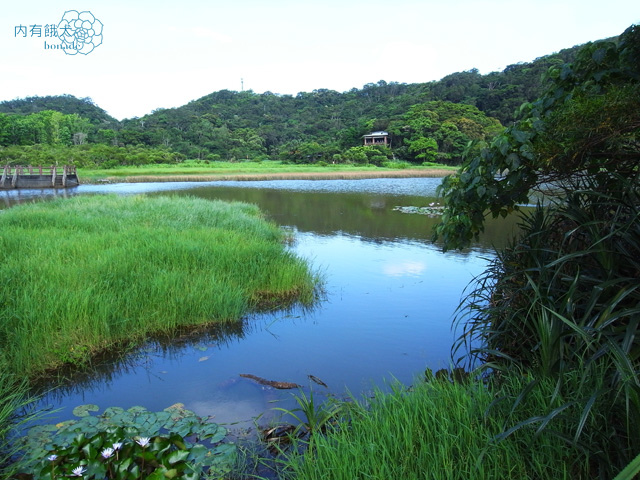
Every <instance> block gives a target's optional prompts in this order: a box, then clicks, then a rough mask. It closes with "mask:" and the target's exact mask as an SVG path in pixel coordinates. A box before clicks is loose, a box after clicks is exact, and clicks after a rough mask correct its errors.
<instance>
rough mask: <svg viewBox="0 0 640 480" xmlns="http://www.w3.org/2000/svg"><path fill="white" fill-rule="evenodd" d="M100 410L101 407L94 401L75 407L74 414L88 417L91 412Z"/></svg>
mask: <svg viewBox="0 0 640 480" xmlns="http://www.w3.org/2000/svg"><path fill="white" fill-rule="evenodd" d="M98 410H100V407H98V406H97V405H94V404H93V403H88V404H86V405H78V406H77V407H76V408H74V409H73V412H72V413H73V414H74V415H75V416H76V417H88V416H89V415H90V413H89V412H97V411H98Z"/></svg>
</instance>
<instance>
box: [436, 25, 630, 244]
mask: <svg viewBox="0 0 640 480" xmlns="http://www.w3.org/2000/svg"><path fill="white" fill-rule="evenodd" d="M547 76H548V78H549V80H550V85H549V87H548V88H547V90H546V91H545V93H544V94H543V95H542V96H540V98H539V99H537V100H536V101H534V102H531V103H526V104H524V105H523V106H522V107H521V109H520V113H521V118H520V120H518V121H517V122H516V123H515V124H514V125H512V126H510V127H508V128H507V129H506V130H505V131H504V132H503V133H502V134H500V135H498V136H497V137H496V138H495V139H494V140H493V141H492V142H491V144H490V146H489V147H488V148H485V149H483V150H482V151H481V152H480V153H478V154H475V155H470V156H468V157H467V158H466V159H465V161H464V163H463V165H462V166H461V168H460V169H459V171H458V173H457V174H456V175H453V176H450V177H447V178H446V179H445V180H444V181H443V184H442V186H441V194H442V195H443V197H444V199H445V205H446V206H445V210H444V214H443V217H442V221H441V223H440V224H439V225H438V226H437V228H436V237H440V238H441V239H442V240H443V241H444V244H445V248H463V247H465V246H467V245H469V243H470V241H471V240H472V239H473V238H474V237H476V236H477V235H478V234H479V233H480V232H482V230H483V228H484V222H485V218H486V217H487V215H489V214H492V215H493V216H494V217H497V216H500V215H501V216H506V215H507V214H509V213H511V212H512V211H514V210H516V209H518V207H519V205H521V204H526V203H528V201H529V194H530V192H531V191H532V190H535V189H541V188H543V187H548V186H549V185H553V186H555V187H559V188H560V189H563V188H564V189H565V191H571V190H572V189H574V187H575V186H576V182H579V181H581V180H584V179H588V180H589V182H590V188H592V189H596V190H598V189H610V188H613V187H612V181H613V180H612V175H614V174H615V175H621V176H627V177H628V176H629V175H636V174H637V173H638V165H639V161H640V137H639V134H640V27H638V26H631V27H630V28H628V29H627V30H626V31H625V32H624V33H623V34H622V35H621V36H620V37H619V39H618V40H617V41H601V42H595V43H589V44H587V45H585V46H584V47H583V48H582V49H581V50H580V51H579V53H578V55H577V58H576V59H575V62H573V63H570V64H563V65H558V66H554V67H552V68H550V70H549V72H548V73H547Z"/></svg>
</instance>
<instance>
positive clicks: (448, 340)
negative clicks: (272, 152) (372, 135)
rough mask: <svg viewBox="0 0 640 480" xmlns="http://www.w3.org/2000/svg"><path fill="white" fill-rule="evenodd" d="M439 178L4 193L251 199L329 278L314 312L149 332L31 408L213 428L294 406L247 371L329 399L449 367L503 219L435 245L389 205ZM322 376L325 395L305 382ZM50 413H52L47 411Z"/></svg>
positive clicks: (408, 201)
mask: <svg viewBox="0 0 640 480" xmlns="http://www.w3.org/2000/svg"><path fill="white" fill-rule="evenodd" d="M439 182H440V180H439V179H425V178H421V179H375V180H331V181H326V180H322V181H295V180H287V181H263V182H207V183H151V184H149V183H147V184H115V185H101V186H94V185H86V186H80V187H77V188H74V189H69V190H65V191H57V192H56V191H51V190H21V191H19V192H1V193H0V195H2V197H1V198H2V199H3V201H4V205H5V206H7V207H9V206H12V205H14V204H15V203H20V202H28V201H39V200H40V199H42V198H43V197H44V198H47V197H48V196H51V197H54V196H73V195H85V194H87V195H88V194H99V193H115V194H139V193H145V194H150V195H167V194H175V195H193V196H197V197H203V198H210V199H223V200H238V201H244V202H250V203H255V204H257V205H259V206H260V207H261V209H262V210H263V211H264V212H265V213H266V215H267V216H268V217H269V218H271V219H272V220H274V221H275V222H277V223H278V224H280V225H282V226H283V227H286V228H288V229H290V230H292V231H293V232H294V233H295V238H296V241H295V244H294V245H293V246H292V247H291V248H292V249H293V250H294V251H295V252H296V253H297V254H298V255H300V256H302V257H305V258H307V259H309V261H310V262H311V264H312V266H313V268H314V269H316V270H318V271H320V272H322V274H323V276H324V278H325V292H326V293H325V295H324V297H323V299H322V301H321V302H319V304H318V305H317V306H316V307H315V308H313V309H311V310H307V311H305V310H302V309H299V308H298V309H293V310H291V311H286V312H274V313H270V314H266V315H254V316H250V317H248V318H245V319H243V320H242V321H241V322H239V323H238V325H236V326H233V327H231V328H229V329H228V331H225V332H215V331H212V332H209V333H208V334H204V335H199V336H193V335H191V336H186V337H184V338H180V339H173V340H172V341H169V342H167V341H162V340H157V341H150V343H149V344H148V345H145V346H143V347H142V348H141V349H139V350H138V351H135V352H131V353H130V354H129V355H127V356H125V357H123V358H120V359H118V360H113V359H112V360H104V361H102V362H101V363H100V364H98V365H96V369H95V372H94V373H93V374H92V375H89V376H87V375H82V376H75V378H72V379H70V380H68V381H65V382H62V383H60V384H57V385H48V388H53V390H51V392H50V393H49V394H47V395H46V396H45V397H44V399H43V401H42V403H41V405H42V406H50V407H52V408H62V410H61V411H60V412H57V413H55V415H54V418H55V421H59V420H64V419H68V418H71V417H72V415H71V409H72V408H73V407H75V406H77V405H80V404H85V403H94V404H97V405H99V406H100V407H101V408H106V407H109V406H120V407H123V408H129V407H131V406H134V405H142V406H144V407H146V408H148V409H150V410H162V409H164V408H166V407H168V406H170V405H172V404H175V403H183V404H184V405H185V407H186V408H188V409H191V410H193V411H195V412H196V413H198V414H199V415H211V416H213V417H214V419H215V420H216V421H218V422H219V423H225V424H236V425H239V426H242V427H250V426H251V425H253V422H254V418H255V417H257V416H259V415H263V416H262V417H261V420H260V422H261V423H266V422H268V421H269V420H270V419H272V417H273V416H274V415H275V413H274V412H272V411H271V410H270V409H271V408H272V407H274V406H281V407H286V408H291V407H292V406H293V405H294V403H293V402H292V398H291V395H292V391H281V390H274V389H271V388H268V387H264V386H261V385H258V384H256V383H255V382H253V381H251V380H248V379H245V378H242V377H240V376H239V374H241V373H249V374H253V375H257V376H259V377H263V378H266V379H269V380H278V381H288V382H295V383H298V384H300V385H302V386H303V387H304V388H305V389H307V390H308V389H309V388H313V390H314V392H315V393H329V392H330V393H331V394H335V395H338V396H342V395H344V394H345V393H346V392H347V391H348V392H351V393H352V394H356V395H359V394H366V393H367V392H370V391H371V390H372V389H373V388H375V387H378V388H382V389H383V390H384V389H386V388H388V385H389V383H390V382H392V381H393V380H399V381H401V382H403V383H405V384H411V383H412V382H413V381H414V380H415V377H416V376H417V375H420V374H421V373H422V372H423V371H424V369H425V368H427V367H429V368H431V369H433V370H436V369H439V368H446V367H448V366H449V363H450V360H449V359H450V349H451V345H452V342H453V339H454V333H453V332H452V330H451V321H452V315H453V312H454V310H455V308H456V307H457V305H458V302H459V300H460V297H461V294H462V291H463V289H464V288H465V286H466V285H467V284H468V283H469V281H470V280H471V279H472V278H473V277H474V276H475V275H477V274H479V273H480V272H481V271H482V270H483V268H484V267H485V265H486V263H487V259H488V258H490V257H491V245H492V244H501V243H503V242H504V240H505V239H506V237H507V236H508V234H509V232H510V231H511V229H512V228H513V226H512V225H511V224H509V223H504V222H503V223H491V224H490V225H489V226H488V228H487V234H486V235H485V236H484V238H483V239H482V241H481V242H480V243H478V244H476V245H474V246H473V248H472V249H470V250H469V251H466V252H462V253H459V252H448V253H446V254H445V253H442V251H441V248H440V247H439V246H438V245H434V244H432V243H431V242H430V240H429V239H430V236H431V228H432V226H433V224H434V223H435V222H436V221H437V220H436V219H432V218H429V217H426V216H423V215H415V214H414V215H411V214H403V213H400V212H398V211H394V207H395V206H425V205H428V204H429V203H432V202H436V201H437V200H436V198H435V189H436V187H437V185H438V184H439ZM308 375H314V376H316V377H318V378H320V379H321V380H322V381H324V382H325V383H326V384H327V385H328V386H329V390H326V389H324V388H323V387H320V386H318V385H316V384H313V383H311V381H310V380H309V378H308ZM48 421H49V422H50V421H51V419H49V420H48Z"/></svg>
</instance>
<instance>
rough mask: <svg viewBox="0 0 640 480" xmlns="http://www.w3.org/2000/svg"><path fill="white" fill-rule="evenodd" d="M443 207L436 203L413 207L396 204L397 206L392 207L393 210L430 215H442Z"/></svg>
mask: <svg viewBox="0 0 640 480" xmlns="http://www.w3.org/2000/svg"><path fill="white" fill-rule="evenodd" d="M443 209H444V207H443V206H441V205H438V204H436V203H432V204H429V205H428V206H426V207H413V206H408V207H401V206H397V207H393V210H394V211H396V212H401V213H417V214H419V215H428V216H430V217H437V216H439V215H442V210H443Z"/></svg>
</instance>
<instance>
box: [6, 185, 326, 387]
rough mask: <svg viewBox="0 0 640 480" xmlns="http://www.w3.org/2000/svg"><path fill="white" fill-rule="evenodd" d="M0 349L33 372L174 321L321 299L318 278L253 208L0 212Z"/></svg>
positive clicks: (66, 205) (137, 204)
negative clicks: (316, 293)
mask: <svg viewBox="0 0 640 480" xmlns="http://www.w3.org/2000/svg"><path fill="white" fill-rule="evenodd" d="M0 231H1V232H2V234H1V235H0V251H1V252H2V262H0V298H1V299H2V302H3V308H2V310H0V350H1V351H2V356H3V357H4V358H5V361H6V362H7V365H8V368H9V369H10V370H11V371H13V372H16V373H18V374H26V375H33V374H37V373H41V372H42V371H44V370H45V369H47V368H50V367H55V366H58V365H60V364H63V363H75V364H81V363H83V362H87V361H89V359H90V357H91V354H92V353H95V352H96V351H99V350H102V349H105V348H108V347H110V346H113V345H115V344H119V343H122V342H124V343H131V342H136V341H139V340H142V339H144V338H145V337H146V336H148V335H149V334H151V333H161V332H169V331H171V330H173V329H175V328H177V327H182V326H189V325H197V324H206V323H213V322H229V321H236V320H238V319H240V318H241V317H242V316H244V315H246V314H248V313H249V312H251V311H253V310H256V309H258V308H266V307H276V306H286V305H288V304H290V303H291V302H292V301H294V300H297V301H300V302H302V303H306V304H310V303H311V302H312V301H313V300H314V295H315V288H316V286H317V282H318V278H317V276H316V275H315V274H314V273H313V272H311V271H310V270H309V268H308V265H307V264H306V262H305V261H303V260H302V259H300V258H298V257H296V256H295V255H293V254H292V253H291V252H290V251H289V250H287V248H286V246H285V240H286V234H285V233H284V232H283V231H282V230H281V229H280V228H278V227H277V226H276V225H275V224H272V223H269V222H267V221H265V220H264V219H263V218H262V217H261V214H260V212H259V210H258V208H257V207H256V206H254V205H248V204H242V203H234V204H231V203H226V202H219V201H209V200H202V199H195V198H189V197H154V198H152V197H145V196H120V197H119V196H82V197H75V198H72V199H60V200H55V201H52V202H42V203H34V204H28V205H21V206H18V207H14V208H12V209H9V210H6V211H3V212H2V213H1V214H0Z"/></svg>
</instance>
